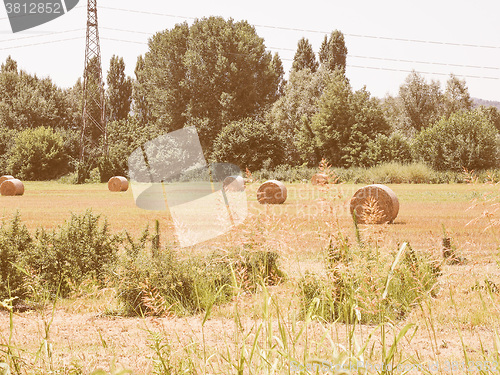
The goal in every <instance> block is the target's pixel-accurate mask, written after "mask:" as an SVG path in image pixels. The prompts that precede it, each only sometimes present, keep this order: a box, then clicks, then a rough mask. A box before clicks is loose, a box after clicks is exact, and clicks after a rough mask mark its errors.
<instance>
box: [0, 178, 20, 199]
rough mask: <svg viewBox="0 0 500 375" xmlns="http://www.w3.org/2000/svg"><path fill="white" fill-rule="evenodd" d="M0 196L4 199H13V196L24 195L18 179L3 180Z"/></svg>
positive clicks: (0, 186)
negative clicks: (4, 197)
mask: <svg viewBox="0 0 500 375" xmlns="http://www.w3.org/2000/svg"><path fill="white" fill-rule="evenodd" d="M0 194H2V195H3V196H6V197H13V196H15V195H23V194H24V185H23V183H22V182H21V181H19V180H18V179H15V178H13V179H10V180H5V181H4V182H2V185H0Z"/></svg>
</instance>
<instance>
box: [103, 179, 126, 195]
mask: <svg viewBox="0 0 500 375" xmlns="http://www.w3.org/2000/svg"><path fill="white" fill-rule="evenodd" d="M108 189H109V191H112V192H120V191H127V190H128V180H127V179H126V178H125V177H122V176H114V177H111V178H110V179H109V181H108Z"/></svg>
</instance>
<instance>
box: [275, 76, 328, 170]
mask: <svg viewBox="0 0 500 375" xmlns="http://www.w3.org/2000/svg"><path fill="white" fill-rule="evenodd" d="M332 77H333V73H332V72H331V71H329V70H327V69H324V68H322V69H319V70H318V71H316V72H315V73H312V72H311V71H310V70H308V69H303V70H299V71H295V70H292V72H291V73H290V77H289V81H288V82H287V84H286V86H285V88H284V92H283V96H281V97H280V98H279V99H278V100H277V101H276V102H275V103H274V104H273V106H272V108H271V110H270V111H269V112H268V114H267V117H266V118H267V121H268V122H269V123H271V124H272V125H273V129H274V130H273V131H274V132H276V133H278V134H279V135H280V138H282V139H283V140H284V144H285V146H284V147H285V160H286V163H287V164H290V165H299V164H302V163H304V162H309V157H308V156H307V155H309V153H310V152H309V151H308V150H309V149H310V147H311V139H310V131H309V130H308V127H307V125H305V124H310V122H311V120H312V117H313V116H314V115H315V114H316V112H317V111H318V100H319V98H320V97H321V95H322V94H323V91H324V88H325V86H326V85H327V82H328V80H329V79H332ZM313 153H314V151H313Z"/></svg>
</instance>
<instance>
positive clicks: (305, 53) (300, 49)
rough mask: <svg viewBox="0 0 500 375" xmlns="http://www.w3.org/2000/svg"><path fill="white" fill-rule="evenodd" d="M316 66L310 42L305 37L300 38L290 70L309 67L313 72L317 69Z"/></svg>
mask: <svg viewBox="0 0 500 375" xmlns="http://www.w3.org/2000/svg"><path fill="white" fill-rule="evenodd" d="M318 66H319V64H318V62H317V61H316V55H315V54H314V51H313V48H312V45H311V43H309V40H307V39H306V38H302V39H300V40H299V43H298V45H297V52H295V56H294V58H293V64H292V70H295V71H297V70H302V69H309V70H310V71H311V72H313V73H314V72H315V71H316V70H318Z"/></svg>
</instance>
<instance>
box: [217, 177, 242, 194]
mask: <svg viewBox="0 0 500 375" xmlns="http://www.w3.org/2000/svg"><path fill="white" fill-rule="evenodd" d="M222 186H223V187H224V190H225V191H243V190H245V180H244V179H243V177H241V176H228V177H226V178H225V179H224V181H223V182H222Z"/></svg>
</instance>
